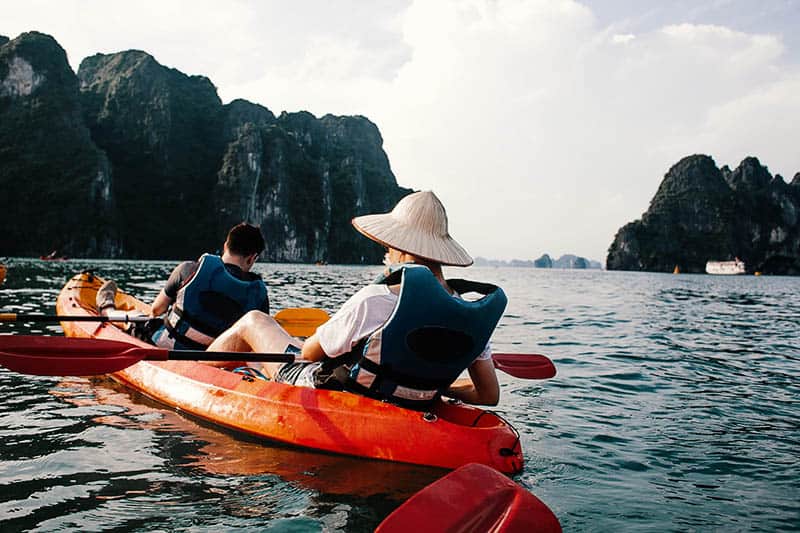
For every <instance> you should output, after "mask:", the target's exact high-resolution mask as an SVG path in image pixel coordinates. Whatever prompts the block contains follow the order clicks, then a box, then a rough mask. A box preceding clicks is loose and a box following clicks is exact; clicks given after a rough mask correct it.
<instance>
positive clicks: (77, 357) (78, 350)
mask: <svg viewBox="0 0 800 533" xmlns="http://www.w3.org/2000/svg"><path fill="white" fill-rule="evenodd" d="M145 359H146V360H149V361H261V362H270V363H291V362H293V361H294V360H295V356H294V355H293V354H287V353H251V352H206V351H203V350H167V349H165V348H157V347H155V346H153V347H152V348H151V347H143V346H137V345H135V344H130V343H127V342H121V341H112V340H106V339H81V338H75V337H43V336H38V335H0V364H2V365H3V366H4V367H6V368H7V369H9V370H13V371H14V372H18V373H20V374H33V375H37V376H96V375H102V374H110V373H112V372H117V371H119V370H122V369H123V368H127V367H129V366H131V365H134V364H136V363H138V362H139V361H142V360H145Z"/></svg>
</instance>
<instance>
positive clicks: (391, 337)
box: [208, 191, 506, 408]
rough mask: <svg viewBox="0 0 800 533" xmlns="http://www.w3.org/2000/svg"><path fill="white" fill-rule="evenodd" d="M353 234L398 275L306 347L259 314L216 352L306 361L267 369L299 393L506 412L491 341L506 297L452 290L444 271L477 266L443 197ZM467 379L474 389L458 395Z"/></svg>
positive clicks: (421, 198)
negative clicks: (464, 376) (311, 390)
mask: <svg viewBox="0 0 800 533" xmlns="http://www.w3.org/2000/svg"><path fill="white" fill-rule="evenodd" d="M352 224H353V226H355V228H356V229H357V230H358V231H359V232H361V233H362V234H363V235H365V236H366V237H367V238H369V239H372V240H373V241H376V242H378V243H380V244H382V245H384V246H385V247H386V248H387V253H386V259H385V263H386V264H387V265H389V266H390V269H389V271H387V274H391V275H389V276H388V277H387V278H386V279H385V280H382V282H380V283H377V284H373V285H368V286H366V287H364V288H363V289H361V290H360V291H359V292H357V293H356V294H355V295H353V296H352V297H351V298H350V299H349V300H348V301H347V302H346V303H345V304H344V305H343V306H342V307H341V309H339V311H337V312H336V313H335V314H334V315H333V316H332V317H331V319H330V320H329V321H328V322H326V323H325V324H323V325H321V326H320V327H319V328H318V329H317V331H316V333H314V335H312V336H311V337H309V338H308V339H307V340H306V341H305V342H302V341H300V340H298V339H296V338H294V337H292V336H291V335H289V334H288V333H286V331H284V330H283V329H282V328H281V327H280V326H279V325H278V323H277V322H275V320H274V319H273V318H271V317H270V316H269V315H267V314H264V313H261V312H258V311H252V312H250V313H248V314H247V315H245V316H244V317H243V318H242V319H240V320H239V321H238V322H237V323H235V324H234V325H233V326H232V327H231V328H230V329H229V330H227V331H226V332H224V333H223V334H222V335H220V336H219V337H218V338H217V340H216V341H214V343H213V344H211V346H209V348H208V349H209V350H212V351H213V350H219V351H256V352H275V351H286V352H290V353H298V354H302V359H303V360H305V361H306V362H304V363H289V364H279V363H268V364H265V365H264V370H265V371H266V373H267V374H268V375H269V376H270V378H272V379H273V380H275V381H278V382H283V383H290V384H293V385H299V386H309V387H318V388H333V389H338V390H342V389H344V390H349V391H352V392H357V393H361V394H365V395H367V396H371V397H375V398H380V399H384V400H388V401H391V402H394V403H398V404H401V405H405V406H409V407H420V408H424V407H427V406H429V405H430V404H431V403H432V402H433V401H435V400H436V399H437V398H438V397H439V396H440V395H446V396H449V397H452V398H457V399H460V400H463V401H465V402H468V403H472V404H482V405H496V404H497V402H498V400H499V396H500V388H499V385H498V383H497V375H496V374H495V371H494V366H493V363H492V360H491V350H490V348H489V345H488V339H489V336H490V335H491V333H492V331H493V330H494V327H495V326H496V324H497V321H498V320H499V318H500V316H501V314H502V312H503V309H504V308H505V303H506V300H505V295H504V294H503V291H502V290H501V289H499V288H498V287H495V286H492V285H487V284H475V283H472V282H466V281H464V280H453V281H451V282H448V280H445V278H444V276H443V274H442V265H453V266H469V265H471V264H472V258H471V257H470V256H469V254H467V252H466V251H465V250H464V249H463V248H462V247H461V246H460V245H459V244H458V243H457V242H456V241H455V240H454V239H453V238H452V237H450V235H449V233H448V230H447V214H446V212H445V209H444V206H443V205H442V204H441V202H440V201H439V199H438V198H437V197H436V195H434V194H433V193H432V192H430V191H424V192H417V193H413V194H410V195H408V196H406V197H405V198H403V199H402V200H401V201H400V202H399V203H398V204H397V206H395V208H394V209H393V210H392V211H391V212H390V213H385V214H378V215H366V216H361V217H356V218H354V219H353V221H352ZM423 267H426V268H423ZM392 270H397V272H392ZM398 282H399V284H398ZM453 285H455V286H453ZM465 291H469V292H479V293H483V294H485V295H486V296H485V297H484V298H482V299H481V300H478V301H476V302H467V301H466V300H463V299H462V298H460V296H459V293H463V292H465ZM465 369H468V370H469V374H470V377H471V379H472V385H471V386H466V387H459V388H453V387H449V385H450V384H452V382H453V381H454V380H455V379H456V377H457V376H458V374H459V373H460V372H461V371H463V370H465Z"/></svg>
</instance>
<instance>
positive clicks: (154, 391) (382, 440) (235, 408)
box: [56, 273, 523, 473]
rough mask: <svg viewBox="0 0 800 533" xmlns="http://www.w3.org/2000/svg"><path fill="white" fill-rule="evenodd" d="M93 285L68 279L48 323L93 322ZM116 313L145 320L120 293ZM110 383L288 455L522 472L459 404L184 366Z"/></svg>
mask: <svg viewBox="0 0 800 533" xmlns="http://www.w3.org/2000/svg"><path fill="white" fill-rule="evenodd" d="M102 282H103V280H102V279H100V278H98V277H96V276H93V275H92V274H89V273H83V274H79V275H77V276H75V277H73V278H72V279H71V280H70V281H69V282H68V283H67V284H66V286H65V287H64V288H63V289H62V291H61V293H60V294H59V296H58V300H57V305H56V307H57V311H58V313H59V314H62V315H81V314H86V315H90V316H91V315H94V316H96V315H97V312H96V310H95V308H94V299H95V295H96V293H97V289H98V288H99V286H100V285H101V284H102ZM116 304H117V308H118V309H126V310H134V309H135V310H139V311H143V312H148V311H149V308H148V306H147V305H146V304H144V303H142V302H140V301H138V300H136V299H135V298H133V297H131V296H130V295H127V294H124V293H122V292H119V293H118V294H117V302H116ZM61 325H62V327H63V328H64V332H65V334H66V335H67V336H69V337H93V338H102V339H111V340H119V341H124V342H129V343H131V344H136V345H139V346H149V345H147V344H146V343H144V342H143V341H140V340H138V339H136V338H134V337H132V336H130V335H128V334H127V333H125V332H124V331H123V330H122V329H120V328H119V327H117V326H115V325H114V324H112V323H99V322H97V323H95V322H62V323H61ZM242 358H243V360H244V359H246V354H242ZM111 377H112V378H113V379H115V380H116V381H119V382H120V383H123V384H124V385H126V386H127V387H129V388H131V389H133V390H136V391H138V392H141V393H142V394H144V395H146V396H148V397H150V398H152V399H154V400H157V401H159V402H161V403H163V404H165V405H168V406H170V407H172V408H175V409H178V410H180V411H183V412H186V413H189V414H191V415H193V416H196V417H199V418H201V419H204V420H207V421H209V422H211V423H213V424H216V425H218V426H222V427H225V428H229V429H232V430H235V431H238V432H242V433H246V434H249V435H253V436H256V437H260V438H264V439H269V440H273V441H278V442H282V443H286V444H291V445H295V446H301V447H305V448H312V449H316V450H323V451H327V452H333V453H341V454H347V455H354V456H359V457H367V458H373V459H381V460H388V461H398V462H403V463H412V464H420V465H428V466H435V467H442V468H448V469H454V468H458V467H460V466H462V465H465V464H467V463H481V464H485V465H488V466H491V467H493V468H495V469H497V470H499V471H501V472H505V473H516V472H519V471H520V470H521V469H522V466H523V459H522V451H521V447H520V442H519V436H518V434H517V432H516V430H514V429H513V428H512V427H511V426H509V425H508V424H507V423H506V422H505V421H504V420H503V419H502V418H500V417H498V416H496V415H495V414H493V413H491V412H488V411H484V410H482V409H478V408H475V407H471V406H466V405H463V404H460V403H449V402H444V401H443V402H440V403H439V404H437V405H436V406H435V408H433V409H432V410H431V411H430V412H429V413H422V412H418V411H412V410H408V409H403V408H400V407H397V406H394V405H391V404H388V403H385V402H380V401H376V400H372V399H369V398H366V397H363V396H359V395H355V394H350V393H345V392H336V391H325V390H317V389H311V388H307V387H295V386H292V385H286V384H283V383H274V382H269V381H263V380H252V379H251V378H249V377H243V376H242V375H241V374H236V373H233V372H229V371H227V370H224V369H220V368H216V367H212V366H209V365H206V364H202V363H198V362H193V361H168V362H146V361H142V362H139V363H137V364H135V365H133V366H131V367H128V368H127V369H125V370H123V371H120V372H116V373H114V374H112V375H111Z"/></svg>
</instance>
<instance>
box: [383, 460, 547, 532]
mask: <svg viewBox="0 0 800 533" xmlns="http://www.w3.org/2000/svg"><path fill="white" fill-rule="evenodd" d="M408 531H448V532H450V533H462V532H473V531H504V532H509V533H510V532H529V531H537V532H540V533H560V532H561V525H560V524H559V523H558V518H556V515H554V514H553V511H551V510H550V509H549V508H548V507H547V505H545V504H544V503H543V502H542V501H541V500H540V499H539V498H537V497H536V496H534V495H533V494H531V493H530V492H528V491H527V490H525V489H524V488H522V487H521V486H519V485H517V484H516V483H514V482H513V481H511V480H510V479H508V478H507V477H506V476H504V475H503V474H501V473H500V472H498V471H497V470H494V469H493V468H490V467H488V466H485V465H481V464H477V463H472V464H468V465H465V466H462V467H461V468H459V469H458V470H455V471H453V472H451V473H450V474H448V475H446V476H444V477H443V478H441V479H439V480H438V481H434V482H433V483H431V484H430V485H428V486H427V487H425V488H423V489H422V490H421V491H419V492H418V493H416V494H415V495H413V496H412V497H411V498H409V499H408V500H407V501H406V502H405V503H404V504H403V505H401V506H400V507H398V508H397V509H396V510H395V511H394V512H393V513H392V514H390V515H389V516H388V517H386V519H385V520H384V521H383V522H381V523H380V525H378V528H377V529H376V530H375V533H394V532H397V533H406V532H408Z"/></svg>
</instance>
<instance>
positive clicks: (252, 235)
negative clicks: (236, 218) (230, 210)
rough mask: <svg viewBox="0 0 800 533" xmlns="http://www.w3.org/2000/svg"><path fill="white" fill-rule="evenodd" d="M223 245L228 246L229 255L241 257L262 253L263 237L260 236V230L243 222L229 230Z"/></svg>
mask: <svg viewBox="0 0 800 533" xmlns="http://www.w3.org/2000/svg"><path fill="white" fill-rule="evenodd" d="M225 244H227V245H228V251H229V252H230V253H232V254H235V255H241V256H243V257H247V256H248V255H252V254H260V253H261V252H263V251H264V237H263V236H262V235H261V230H260V229H258V228H257V227H256V226H251V225H250V224H247V223H245V222H242V223H240V224H236V225H235V226H234V227H232V228H231V230H230V231H229V232H228V238H227V239H225Z"/></svg>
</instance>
